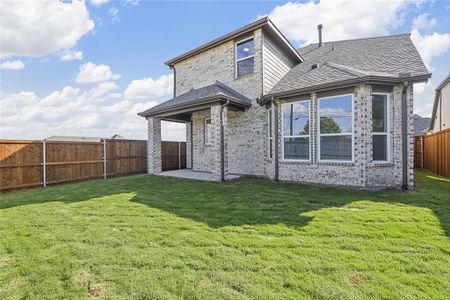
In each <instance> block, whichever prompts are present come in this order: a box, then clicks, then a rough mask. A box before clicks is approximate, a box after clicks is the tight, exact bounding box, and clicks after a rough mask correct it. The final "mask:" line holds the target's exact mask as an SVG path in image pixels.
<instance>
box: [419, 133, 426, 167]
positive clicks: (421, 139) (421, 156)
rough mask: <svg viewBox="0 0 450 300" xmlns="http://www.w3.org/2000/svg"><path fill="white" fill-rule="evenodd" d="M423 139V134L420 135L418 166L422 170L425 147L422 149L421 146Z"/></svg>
mask: <svg viewBox="0 0 450 300" xmlns="http://www.w3.org/2000/svg"><path fill="white" fill-rule="evenodd" d="M423 139H424V137H423V136H421V137H420V168H421V169H422V170H423V167H424V164H423V159H424V153H423V152H424V150H425V149H423V146H424V143H423Z"/></svg>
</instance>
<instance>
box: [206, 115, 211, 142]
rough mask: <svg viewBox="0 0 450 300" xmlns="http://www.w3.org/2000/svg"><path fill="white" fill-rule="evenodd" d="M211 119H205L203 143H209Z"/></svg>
mask: <svg viewBox="0 0 450 300" xmlns="http://www.w3.org/2000/svg"><path fill="white" fill-rule="evenodd" d="M211 127H212V126H211V119H205V144H207V145H208V144H211Z"/></svg>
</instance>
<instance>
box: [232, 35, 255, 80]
mask: <svg viewBox="0 0 450 300" xmlns="http://www.w3.org/2000/svg"><path fill="white" fill-rule="evenodd" d="M249 40H253V54H252V55H249V56H247V57H244V58H239V59H238V52H237V47H238V45H239V44H242V43H245V42H247V41H249ZM249 58H253V72H252V73H251V74H246V75H241V76H239V74H238V62H241V61H244V60H246V59H249ZM254 73H255V37H254V36H250V37H247V38H245V39H242V40H238V41H236V42H235V43H234V77H235V79H237V78H242V77H245V76H250V75H253V74H254Z"/></svg>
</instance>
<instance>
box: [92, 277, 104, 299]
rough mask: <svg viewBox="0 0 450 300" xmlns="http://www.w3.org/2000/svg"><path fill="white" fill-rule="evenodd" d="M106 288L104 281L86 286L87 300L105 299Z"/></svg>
mask: <svg viewBox="0 0 450 300" xmlns="http://www.w3.org/2000/svg"><path fill="white" fill-rule="evenodd" d="M107 287H108V284H107V283H106V282H104V281H100V282H98V283H90V284H88V292H89V298H91V299H106V290H107Z"/></svg>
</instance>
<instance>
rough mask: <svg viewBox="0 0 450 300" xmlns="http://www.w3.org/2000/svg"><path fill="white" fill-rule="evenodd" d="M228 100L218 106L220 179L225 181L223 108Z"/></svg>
mask: <svg viewBox="0 0 450 300" xmlns="http://www.w3.org/2000/svg"><path fill="white" fill-rule="evenodd" d="M229 103H230V100H227V102H225V104H223V105H221V106H220V169H221V174H220V180H221V181H222V182H223V181H225V134H224V132H223V131H224V128H223V108H224V107H226V106H228V104H229Z"/></svg>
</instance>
